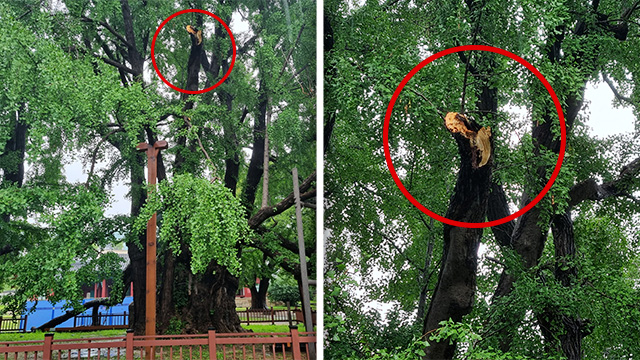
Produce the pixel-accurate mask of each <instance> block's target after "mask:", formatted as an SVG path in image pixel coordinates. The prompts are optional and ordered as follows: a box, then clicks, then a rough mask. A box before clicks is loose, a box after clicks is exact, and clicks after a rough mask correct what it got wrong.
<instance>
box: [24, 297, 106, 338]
mask: <svg viewBox="0 0 640 360" xmlns="http://www.w3.org/2000/svg"><path fill="white" fill-rule="evenodd" d="M102 305H107V306H109V305H115V304H114V303H113V300H111V298H104V299H96V300H91V301H87V302H86V303H84V304H82V307H83V308H81V309H76V310H69V311H67V312H65V313H64V314H62V315H60V316H58V317H55V318H53V319H51V320H49V321H47V322H46V323H44V324H42V325H40V326H38V327H37V328H36V330H43V331H46V330H47V329H51V328H54V327H56V326H58V325H60V324H62V323H63V322H65V321H67V320H69V319H71V318H72V317H74V316H76V315H79V314H82V313H83V312H85V311H86V310H87V309H90V308H92V307H98V306H102Z"/></svg>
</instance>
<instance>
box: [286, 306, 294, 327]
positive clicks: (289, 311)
mask: <svg viewBox="0 0 640 360" xmlns="http://www.w3.org/2000/svg"><path fill="white" fill-rule="evenodd" d="M287 320H288V321H289V327H291V325H293V323H292V322H291V303H290V302H288V301H287Z"/></svg>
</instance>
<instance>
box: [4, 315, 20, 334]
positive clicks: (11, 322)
mask: <svg viewBox="0 0 640 360" xmlns="http://www.w3.org/2000/svg"><path fill="white" fill-rule="evenodd" d="M26 331H27V316H26V315H25V316H19V317H11V318H4V317H2V315H0V332H26Z"/></svg>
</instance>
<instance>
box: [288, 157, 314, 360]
mask: <svg viewBox="0 0 640 360" xmlns="http://www.w3.org/2000/svg"><path fill="white" fill-rule="evenodd" d="M291 173H292V175H293V195H294V197H295V200H296V225H297V226H296V227H297V229H298V254H299V255H300V281H301V282H302V308H303V311H304V327H305V328H306V331H313V318H312V317H311V299H310V296H309V277H308V275H307V255H306V253H305V249H304V235H303V233H302V206H301V205H300V187H299V186H298V169H297V168H293V169H292V170H291ZM296 331H297V329H296ZM309 357H310V358H311V359H315V358H316V347H315V344H313V343H309Z"/></svg>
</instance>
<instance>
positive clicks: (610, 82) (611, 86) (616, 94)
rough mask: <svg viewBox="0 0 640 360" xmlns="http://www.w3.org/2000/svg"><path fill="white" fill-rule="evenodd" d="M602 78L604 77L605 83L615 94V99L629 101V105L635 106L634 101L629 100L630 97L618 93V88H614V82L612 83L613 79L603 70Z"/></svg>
mask: <svg viewBox="0 0 640 360" xmlns="http://www.w3.org/2000/svg"><path fill="white" fill-rule="evenodd" d="M602 79H604V81H605V82H606V83H607V85H609V88H610V89H611V91H612V92H613V95H615V97H616V99H618V100H620V101H625V102H627V103H629V104H630V105H633V106H636V103H635V102H634V101H633V100H631V98H629V97H626V96H624V95H622V94H620V92H619V91H618V89H616V87H615V84H614V83H613V81H612V80H611V79H610V78H609V76H607V74H605V73H604V72H603V73H602Z"/></svg>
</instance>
